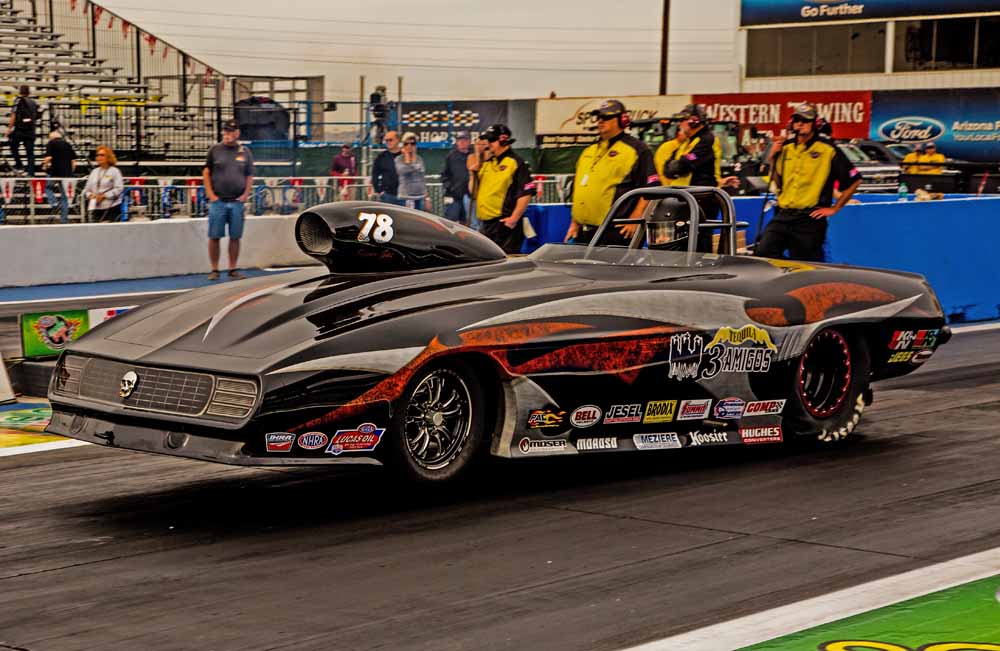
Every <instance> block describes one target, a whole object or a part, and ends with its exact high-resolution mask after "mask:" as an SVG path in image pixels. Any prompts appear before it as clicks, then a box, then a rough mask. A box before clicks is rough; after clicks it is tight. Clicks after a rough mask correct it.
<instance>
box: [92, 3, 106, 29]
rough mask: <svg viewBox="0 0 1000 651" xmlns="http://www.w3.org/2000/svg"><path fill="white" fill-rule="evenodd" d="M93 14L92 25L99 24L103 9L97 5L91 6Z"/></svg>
mask: <svg viewBox="0 0 1000 651" xmlns="http://www.w3.org/2000/svg"><path fill="white" fill-rule="evenodd" d="M91 7H92V9H93V12H94V24H95V25H96V24H97V23H99V22H101V13H102V12H103V11H104V7H98V6H97V5H91Z"/></svg>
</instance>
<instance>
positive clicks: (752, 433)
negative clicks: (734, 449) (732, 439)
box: [740, 425, 782, 445]
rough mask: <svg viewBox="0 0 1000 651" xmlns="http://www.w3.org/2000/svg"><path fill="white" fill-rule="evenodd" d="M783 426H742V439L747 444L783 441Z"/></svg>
mask: <svg viewBox="0 0 1000 651" xmlns="http://www.w3.org/2000/svg"><path fill="white" fill-rule="evenodd" d="M781 438H782V437H781V426H780V425H770V426H767V427H741V428H740V440H742V441H743V442H744V443H746V444H747V445H753V444H755V443H781Z"/></svg>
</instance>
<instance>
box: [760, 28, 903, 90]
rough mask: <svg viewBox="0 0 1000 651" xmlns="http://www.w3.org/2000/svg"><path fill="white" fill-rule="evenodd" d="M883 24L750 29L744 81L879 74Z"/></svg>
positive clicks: (882, 63)
mask: <svg viewBox="0 0 1000 651" xmlns="http://www.w3.org/2000/svg"><path fill="white" fill-rule="evenodd" d="M884 69H885V23H857V24H853V25H823V26H816V27H786V28H774V29H752V30H750V31H749V33H748V35H747V77H787V76H806V75H840V74H851V73H861V72H882V71H883V70H884Z"/></svg>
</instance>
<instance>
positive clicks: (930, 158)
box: [917, 142, 944, 174]
mask: <svg viewBox="0 0 1000 651" xmlns="http://www.w3.org/2000/svg"><path fill="white" fill-rule="evenodd" d="M917 160H919V161H920V162H921V163H925V164H924V165H921V166H920V173H921V174H940V173H941V172H943V171H944V154H939V153H938V150H937V145H936V144H934V143H933V142H929V143H927V144H926V145H925V146H924V154H923V155H922V156H920V157H919V158H918V159H917ZM926 163H931V164H930V165H927V164H926Z"/></svg>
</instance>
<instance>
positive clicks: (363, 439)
mask: <svg viewBox="0 0 1000 651" xmlns="http://www.w3.org/2000/svg"><path fill="white" fill-rule="evenodd" d="M384 433H385V429H384V428H381V427H375V424H374V423H362V424H361V425H358V427H357V429H338V430H337V432H336V433H335V434H334V435H333V437H332V438H330V447H328V448H327V449H326V453H327V454H336V455H339V454H341V453H343V452H371V451H372V450H374V449H375V446H376V445H378V442H379V441H381V440H382V434H384Z"/></svg>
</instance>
